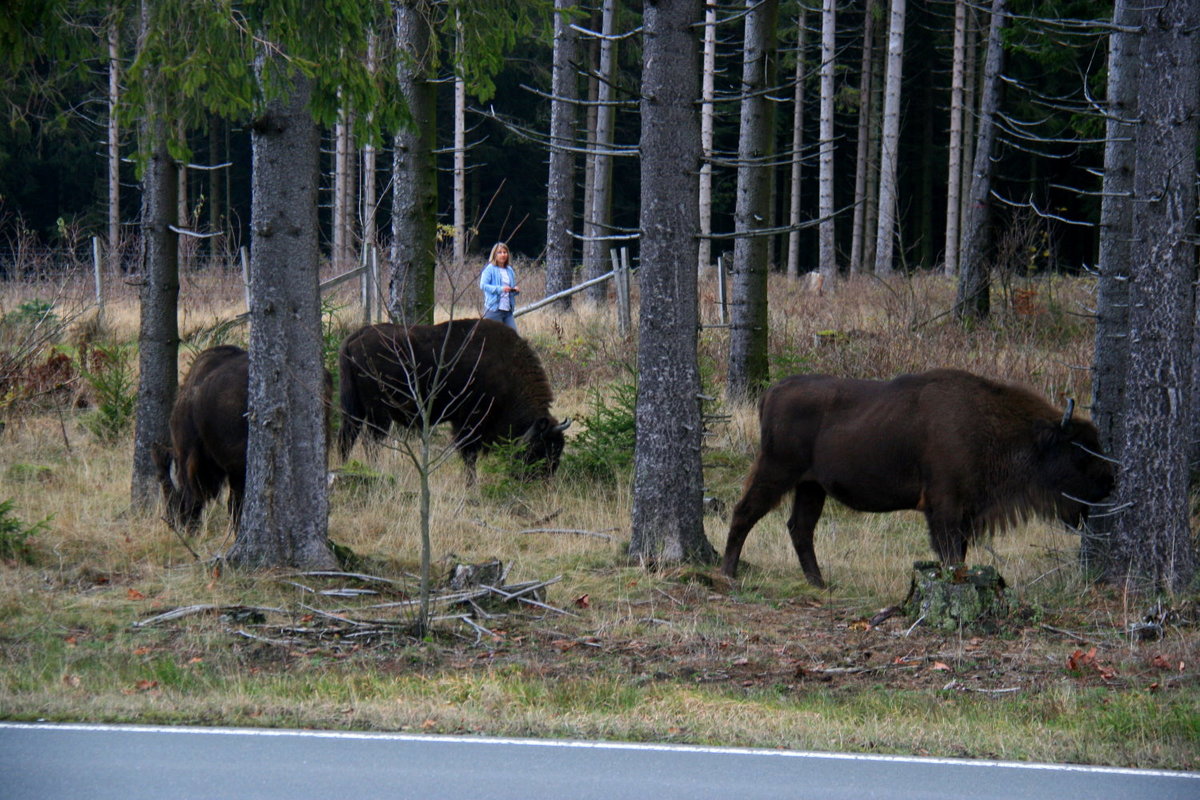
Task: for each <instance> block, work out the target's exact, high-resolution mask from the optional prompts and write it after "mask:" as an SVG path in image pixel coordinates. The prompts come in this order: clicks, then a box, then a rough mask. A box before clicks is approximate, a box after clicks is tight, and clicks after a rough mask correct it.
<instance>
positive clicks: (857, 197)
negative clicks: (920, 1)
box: [850, 0, 878, 273]
mask: <svg viewBox="0 0 1200 800" xmlns="http://www.w3.org/2000/svg"><path fill="white" fill-rule="evenodd" d="M877 7H878V6H877V5H876V3H875V0H867V4H866V11H865V17H866V19H865V20H864V21H863V49H862V67H861V75H860V78H859V81H858V142H857V144H856V147H855V156H854V221H853V223H852V225H851V229H850V271H851V272H853V273H859V272H862V271H863V251H864V249H865V248H864V246H863V245H864V244H865V239H866V235H867V224H866V223H867V174H868V172H869V171H870V170H871V167H872V164H871V162H870V161H869V160H868V158H867V148H868V143H869V141H870V138H871V125H872V117H871V110H872V103H871V98H872V96H873V94H874V84H875V69H874V68H875V27H876V25H875V9H876V8H877Z"/></svg>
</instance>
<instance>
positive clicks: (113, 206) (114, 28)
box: [107, 18, 121, 275]
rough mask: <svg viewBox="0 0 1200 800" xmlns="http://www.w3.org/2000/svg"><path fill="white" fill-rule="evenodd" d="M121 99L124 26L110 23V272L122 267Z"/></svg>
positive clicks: (114, 22)
mask: <svg viewBox="0 0 1200 800" xmlns="http://www.w3.org/2000/svg"><path fill="white" fill-rule="evenodd" d="M120 101H121V27H120V23H119V21H118V20H117V19H115V18H114V19H112V20H111V21H110V22H109V24H108V132H107V135H108V142H107V144H108V271H109V273H110V274H112V275H117V274H119V273H120V270H121V130H120V125H119V124H118V122H117V104H118V103H120Z"/></svg>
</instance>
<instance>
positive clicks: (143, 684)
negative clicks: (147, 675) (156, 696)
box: [134, 680, 158, 692]
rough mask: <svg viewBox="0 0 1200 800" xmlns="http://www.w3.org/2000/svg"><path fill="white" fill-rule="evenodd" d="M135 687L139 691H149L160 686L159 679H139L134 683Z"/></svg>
mask: <svg viewBox="0 0 1200 800" xmlns="http://www.w3.org/2000/svg"><path fill="white" fill-rule="evenodd" d="M134 688H135V689H137V690H138V691H139V692H148V691H150V690H151V689H156V688H158V681H152V680H141V681H138V682H137V683H136V684H134Z"/></svg>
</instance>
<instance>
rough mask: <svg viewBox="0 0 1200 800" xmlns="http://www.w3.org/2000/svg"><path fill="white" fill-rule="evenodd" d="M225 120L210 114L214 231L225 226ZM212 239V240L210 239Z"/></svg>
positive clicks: (210, 190) (210, 210)
mask: <svg viewBox="0 0 1200 800" xmlns="http://www.w3.org/2000/svg"><path fill="white" fill-rule="evenodd" d="M223 131H224V123H223V120H222V119H221V118H220V117H218V116H217V115H216V114H210V115H209V116H208V160H209V163H210V164H211V166H212V167H213V169H210V170H209V171H208V229H209V231H211V232H213V233H217V232H218V231H221V230H222V229H223V228H224V227H225V223H224V214H225V211H224V202H223V201H224V199H225V197H224V195H225V190H224V188H223V186H222V184H223V183H224V181H225V179H226V177H227V173H226V170H228V169H229V167H226V166H222V165H223V164H224V163H225V161H226V159H225V157H224V156H225V151H224V148H223V147H222V146H223V145H224V143H225V139H224V136H223V135H222V134H223ZM210 241H212V240H210ZM215 251H216V242H215V241H213V242H212V246H211V247H210V250H209V252H210V253H213V254H214V255H215V254H216V253H215Z"/></svg>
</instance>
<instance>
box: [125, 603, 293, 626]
mask: <svg viewBox="0 0 1200 800" xmlns="http://www.w3.org/2000/svg"><path fill="white" fill-rule="evenodd" d="M208 611H219V612H220V613H222V614H232V613H234V612H238V611H244V612H254V611H258V612H261V613H267V612H270V613H272V614H286V613H287V612H286V611H285V610H283V609H282V608H270V607H266V606H218V605H213V604H211V603H205V604H202V605H194V606H180V607H179V608H176V609H173V610H171V611H166V612H164V613H162V614H158V615H156V616H153V617H150V618H149V619H144V620H141V621H140V622H134V623H133V627H135V628H146V627H149V626H151V625H157V624H158V623H160V622H168V621H170V620H173V619H183V618H184V617H190V616H193V615H195V614H204V613H206V612H208Z"/></svg>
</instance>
